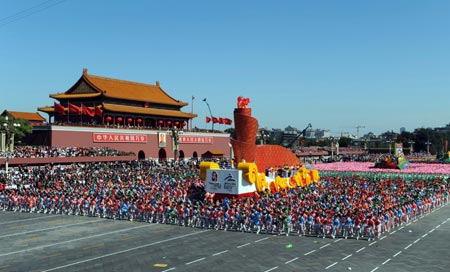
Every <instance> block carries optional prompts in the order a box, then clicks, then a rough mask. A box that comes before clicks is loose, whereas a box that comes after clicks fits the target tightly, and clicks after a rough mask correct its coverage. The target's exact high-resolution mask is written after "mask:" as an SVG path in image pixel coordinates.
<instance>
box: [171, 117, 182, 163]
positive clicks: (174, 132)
mask: <svg viewBox="0 0 450 272" xmlns="http://www.w3.org/2000/svg"><path fill="white" fill-rule="evenodd" d="M170 134H171V136H172V148H173V158H174V160H175V161H177V160H178V144H179V143H180V141H179V135H180V134H183V131H181V130H179V129H178V128H177V127H176V126H174V127H173V128H171V129H170Z"/></svg>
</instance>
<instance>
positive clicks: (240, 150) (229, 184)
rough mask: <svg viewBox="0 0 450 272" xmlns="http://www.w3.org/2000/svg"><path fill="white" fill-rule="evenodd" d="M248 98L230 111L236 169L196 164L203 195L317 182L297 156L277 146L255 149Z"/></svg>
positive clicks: (244, 192)
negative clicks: (232, 122) (202, 183)
mask: <svg viewBox="0 0 450 272" xmlns="http://www.w3.org/2000/svg"><path fill="white" fill-rule="evenodd" d="M249 102H250V99H249V98H243V97H238V103H237V104H238V105H237V108H235V109H234V124H235V137H234V138H232V139H231V145H232V148H233V153H234V157H235V158H234V160H235V161H236V162H238V163H237V167H235V168H234V167H233V168H231V169H221V168H220V167H219V164H218V163H216V162H202V163H201V164H200V179H201V180H203V181H204V182H205V191H206V192H208V193H211V194H214V195H215V197H216V198H223V197H245V196H251V195H253V194H255V193H260V192H271V193H276V192H278V191H280V190H284V189H287V188H297V187H303V186H308V185H309V184H311V183H313V182H318V181H319V179H320V177H319V173H318V171H317V170H310V169H307V168H306V167H304V166H303V165H302V164H301V163H300V160H299V159H298V158H297V156H296V155H295V154H294V153H293V152H291V151H290V150H289V149H287V148H285V147H282V146H279V145H256V136H257V133H258V120H257V119H256V118H254V117H252V111H251V108H249V107H248V103H249Z"/></svg>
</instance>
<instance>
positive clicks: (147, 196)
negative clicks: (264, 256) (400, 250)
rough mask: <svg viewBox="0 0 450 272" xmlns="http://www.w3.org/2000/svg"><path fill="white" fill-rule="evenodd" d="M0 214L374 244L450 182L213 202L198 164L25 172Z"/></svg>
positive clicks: (295, 191)
mask: <svg viewBox="0 0 450 272" xmlns="http://www.w3.org/2000/svg"><path fill="white" fill-rule="evenodd" d="M0 178H1V180H0V184H1V183H4V182H5V181H6V184H5V185H3V186H2V187H0V209H1V210H5V211H15V212H30V213H45V214H64V215H78V216H95V217H99V218H109V219H113V220H131V221H133V220H134V221H142V222H147V223H155V224H176V225H180V226H184V227H196V228H208V229H215V230H223V231H242V232H248V233H256V234H259V233H270V234H278V235H299V236H316V237H322V238H336V237H342V238H355V239H361V238H363V239H367V240H368V241H371V240H373V239H377V238H378V237H379V236H380V235H381V234H382V233H384V232H389V231H391V230H392V229H394V228H396V227H398V226H401V225H402V224H406V223H408V222H410V221H411V220H415V219H417V218H418V217H420V216H423V215H424V214H425V213H429V212H431V211H432V210H433V209H436V208H437V207H440V206H442V205H446V204H447V203H448V200H449V189H448V186H447V182H448V180H446V179H445V178H435V179H432V180H423V179H420V180H404V179H403V178H401V177H398V178H396V179H379V180H373V179H370V178H368V177H358V176H352V177H326V176H325V177H321V181H320V182H318V183H314V184H311V185H309V186H307V187H298V188H286V189H283V190H281V191H280V192H276V193H271V192H269V191H266V192H263V193H260V194H256V193H255V194H254V195H253V196H252V197H244V198H232V199H228V198H224V199H215V198H214V195H211V194H208V193H206V192H205V191H204V188H203V183H202V181H201V180H200V179H199V169H198V164H197V163H196V162H195V161H192V162H189V163H185V164H178V163H176V164H173V163H172V164H169V163H165V164H162V165H161V164H159V163H157V162H155V161H134V162H120V163H119V162H101V163H83V164H72V165H67V166H61V165H53V166H52V165H47V166H43V167H25V166H22V167H19V168H16V169H15V171H13V173H12V174H11V175H10V176H9V177H8V179H7V178H6V176H1V177H0Z"/></svg>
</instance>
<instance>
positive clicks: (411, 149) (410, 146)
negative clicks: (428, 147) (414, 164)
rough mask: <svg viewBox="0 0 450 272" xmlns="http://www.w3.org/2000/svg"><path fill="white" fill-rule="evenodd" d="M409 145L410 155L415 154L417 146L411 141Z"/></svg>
mask: <svg viewBox="0 0 450 272" xmlns="http://www.w3.org/2000/svg"><path fill="white" fill-rule="evenodd" d="M408 144H409V153H410V154H412V153H413V152H414V147H413V145H414V144H415V142H414V141H409V142H408Z"/></svg>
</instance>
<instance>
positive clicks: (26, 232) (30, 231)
mask: <svg viewBox="0 0 450 272" xmlns="http://www.w3.org/2000/svg"><path fill="white" fill-rule="evenodd" d="M97 222H99V221H87V222H81V223H76V224H67V225H61V226H56V227H50V228H45V229H37V230H29V231H24V232H19V233H13V234H6V235H2V236H0V238H6V237H12V236H19V235H24V234H30V233H35V232H42V231H48V230H54V229H62V228H65V227H71V226H77V225H84V224H89V223H97Z"/></svg>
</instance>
